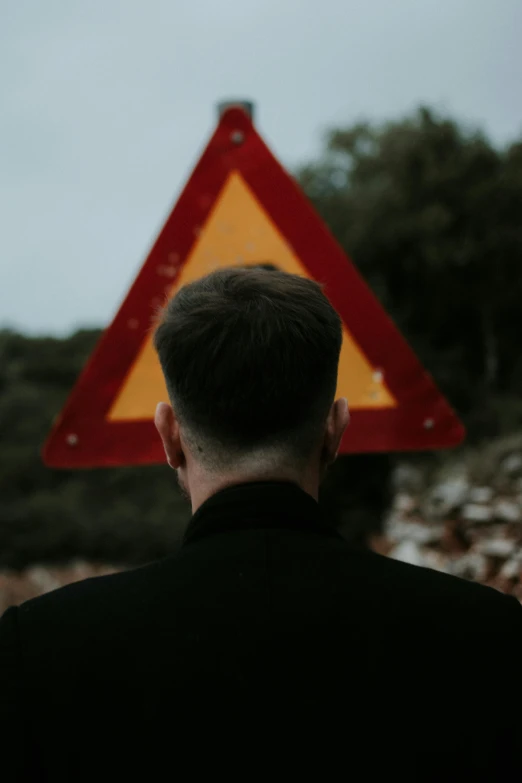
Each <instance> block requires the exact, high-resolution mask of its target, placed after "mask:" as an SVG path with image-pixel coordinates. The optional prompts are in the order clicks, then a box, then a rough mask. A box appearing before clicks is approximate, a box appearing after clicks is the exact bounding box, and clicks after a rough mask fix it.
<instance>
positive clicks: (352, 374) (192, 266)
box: [108, 171, 397, 421]
mask: <svg viewBox="0 0 522 783" xmlns="http://www.w3.org/2000/svg"><path fill="white" fill-rule="evenodd" d="M262 262H270V263H273V264H274V265H275V266H277V267H278V268H279V269H282V270H284V271H286V272H291V273H293V274H297V275H301V276H303V277H310V275H309V274H308V272H307V270H306V268H305V267H304V266H303V265H302V264H301V262H300V261H299V259H298V258H297V257H296V256H295V254H294V252H293V250H292V248H291V246H290V245H289V244H288V242H287V241H286V240H285V238H284V237H283V236H282V235H281V233H280V232H279V230H278V229H277V227H276V226H275V225H274V223H273V222H272V220H271V219H270V217H269V216H268V215H267V213H266V212H265V210H264V208H263V207H262V205H261V204H260V203H259V202H258V200H257V199H256V197H255V196H254V194H253V193H252V191H251V190H250V188H249V187H248V185H247V184H246V182H245V181H244V180H243V179H242V177H241V176H240V174H239V173H237V172H235V171H234V172H232V173H231V174H230V175H229V177H228V179H227V181H226V183H225V185H224V186H223V188H222V190H221V193H220V194H219V196H218V198H217V199H216V203H215V204H214V207H213V209H212V211H211V212H210V215H209V217H208V219H207V221H206V223H205V225H204V226H203V230H202V231H201V232H200V235H199V237H198V238H197V240H196V242H195V244H194V247H193V248H192V251H191V253H190V255H189V257H188V258H187V260H186V262H185V264H184V265H183V267H182V269H181V271H180V274H179V276H178V278H177V280H176V282H175V284H174V285H173V286H172V289H171V291H170V294H169V295H170V296H173V295H174V294H175V293H176V291H177V290H178V288H180V287H181V286H183V285H185V283H189V282H190V281H192V280H197V279H198V278H200V277H203V276H204V275H206V274H208V273H209V272H211V271H213V270H214V269H217V268H219V267H224V266H231V265H234V264H237V265H244V264H257V263H262ZM166 263H167V260H166ZM337 396H338V397H346V398H347V399H348V404H349V405H350V407H351V409H352V410H353V409H357V408H370V409H372V408H373V409H375V408H393V407H396V405H397V403H396V400H395V399H394V398H393V396H392V395H391V393H390V392H389V390H388V389H387V388H386V385H385V383H384V379H383V377H382V373H381V372H379V369H378V368H374V367H372V366H371V365H370V364H369V362H368V361H367V359H366V357H365V356H364V354H363V353H362V352H361V350H360V348H359V347H358V345H357V344H356V343H355V341H354V339H353V338H352V336H351V334H350V333H349V331H348V330H347V329H346V327H345V326H344V325H343V345H342V349H341V358H340V362H339V377H338V385H337ZM167 399H168V396H167V391H166V388H165V382H164V380H163V376H162V373H161V368H160V365H159V361H158V359H157V356H156V353H155V351H154V348H153V346H152V337H151V335H148V336H147V338H146V339H145V340H144V342H143V345H142V347H141V350H140V351H139V353H138V355H137V357H136V359H135V361H134V364H133V365H132V367H131V369H130V371H129V373H128V374H127V377H126V378H125V380H124V382H123V384H122V386H121V389H120V391H119V393H118V395H117V397H116V399H115V400H114V403H113V405H112V408H111V410H110V412H109V414H108V418H109V419H110V420H112V421H118V420H120V421H121V420H127V421H128V420H136V419H151V418H152V417H153V416H154V411H155V409H156V405H157V403H158V402H160V401H166V400H167Z"/></svg>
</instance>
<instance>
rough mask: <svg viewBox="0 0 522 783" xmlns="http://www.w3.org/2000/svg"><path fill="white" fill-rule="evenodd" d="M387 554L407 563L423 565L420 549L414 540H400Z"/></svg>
mask: <svg viewBox="0 0 522 783" xmlns="http://www.w3.org/2000/svg"><path fill="white" fill-rule="evenodd" d="M389 556H390V557H392V558H393V559H394V560H401V561H402V562H403V563H409V564H410V565H416V566H423V565H424V557H423V554H422V551H421V549H420V547H419V546H418V544H416V543H415V542H414V541H401V543H400V544H399V545H398V546H396V547H395V548H394V549H392V551H391V552H390V555H389Z"/></svg>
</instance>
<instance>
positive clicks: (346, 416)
mask: <svg viewBox="0 0 522 783" xmlns="http://www.w3.org/2000/svg"><path fill="white" fill-rule="evenodd" d="M349 421H350V413H349V411H348V401H347V400H346V399H345V398H344V397H341V398H340V399H338V400H336V401H335V402H334V404H333V405H332V407H331V409H330V413H329V414H328V419H327V420H326V432H325V436H324V447H323V454H324V457H325V460H326V463H327V464H328V465H331V464H332V463H333V462H335V460H336V459H337V453H338V451H339V448H340V446H341V440H342V437H343V435H344V432H345V430H346V427H347V426H348V422H349Z"/></svg>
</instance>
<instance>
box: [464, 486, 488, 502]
mask: <svg viewBox="0 0 522 783" xmlns="http://www.w3.org/2000/svg"><path fill="white" fill-rule="evenodd" d="M492 499H493V490H492V488H491V487H472V488H471V489H470V491H469V496H468V500H469V502H470V503H489V502H490V501H491V500H492Z"/></svg>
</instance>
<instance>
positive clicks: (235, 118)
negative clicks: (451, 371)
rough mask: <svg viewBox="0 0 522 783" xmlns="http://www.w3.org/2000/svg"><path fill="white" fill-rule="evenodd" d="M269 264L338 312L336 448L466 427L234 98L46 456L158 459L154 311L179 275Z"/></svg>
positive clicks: (369, 447) (425, 445)
mask: <svg viewBox="0 0 522 783" xmlns="http://www.w3.org/2000/svg"><path fill="white" fill-rule="evenodd" d="M260 263H272V264H274V265H275V266H276V267H278V268H279V269H282V270H286V271H288V272H294V273H297V274H301V275H305V276H307V277H312V278H315V279H316V280H318V281H320V282H321V283H323V284H324V285H325V292H326V294H327V295H328V297H329V299H330V301H331V302H332V304H333V305H334V307H335V308H336V309H337V311H338V312H339V313H340V315H341V316H342V319H343V323H344V340H343V348H342V353H341V362H340V368H339V381H338V395H340V396H345V397H347V398H348V402H349V405H350V408H351V411H352V419H351V423H350V426H349V428H348V430H347V433H346V436H345V438H344V440H343V444H342V448H341V451H342V452H344V453H349V452H351V453H355V452H371V451H406V450H421V449H434V448H443V447H448V446H453V445H456V444H458V443H459V442H460V441H461V440H462V438H463V436H464V430H463V427H462V425H461V423H460V422H459V420H458V419H457V417H456V416H455V414H454V413H453V411H452V410H451V408H450V407H449V405H448V403H447V402H446V400H445V399H444V398H443V397H442V396H441V394H440V392H439V391H438V390H437V388H436V387H435V385H434V383H433V381H432V380H431V378H430V376H429V375H428V374H427V373H426V372H425V370H424V369H423V368H422V366H421V365H420V364H419V361H418V360H417V358H416V357H415V355H414V354H413V353H412V351H411V349H410V348H409V347H408V345H407V343H406V342H405V340H404V339H403V337H402V336H401V334H400V333H399V332H398V330H397V329H396V327H395V326H394V325H393V323H392V322H391V320H390V319H389V318H388V316H387V315H386V313H385V312H384V311H383V309H382V307H381V305H380V304H379V303H378V301H377V299H376V298H375V297H374V295H373V294H372V293H371V291H370V290H369V288H368V287H367V285H366V283H365V282H364V281H363V280H362V278H361V277H360V275H359V273H358V272H357V270H356V269H355V267H354V266H353V265H352V263H351V262H350V261H349V260H348V259H347V257H346V255H345V254H344V252H343V251H342V250H341V248H340V247H339V245H338V244H337V242H336V241H335V240H334V239H333V237H332V236H331V234H330V233H329V231H328V230H327V228H326V227H325V226H324V224H323V223H322V221H321V219H320V218H319V217H318V216H317V214H316V212H315V211H314V209H313V208H312V206H311V205H310V203H309V202H308V201H307V199H306V198H305V196H304V195H303V194H302V192H301V191H300V189H299V188H298V186H297V185H296V183H295V182H294V180H293V179H292V178H291V177H290V176H289V175H288V174H287V173H286V172H285V171H284V169H283V168H282V167H281V165H280V164H279V163H278V162H277V160H276V159H275V158H274V156H273V155H272V153H271V152H270V150H269V149H268V148H267V147H266V145H265V144H264V142H263V140H262V139H261V137H260V136H259V134H258V133H257V132H256V130H255V128H254V127H253V124H252V121H251V119H250V117H249V116H248V115H247V113H246V112H245V111H243V110H242V109H240V108H230V109H228V110H227V111H225V112H224V114H223V115H222V117H221V120H220V122H219V124H218V127H217V129H216V131H215V133H214V135H213V136H212V138H211V140H210V142H209V144H208V146H207V148H206V150H205V151H204V153H203V155H202V157H201V159H200V161H199V163H198V165H197V166H196V168H195V170H194V172H193V174H192V176H191V178H190V180H189V182H188V184H187V185H186V187H185V189H184V191H183V193H182V195H181V197H180V199H179V201H178V203H177V205H176V206H175V208H174V210H173V211H172V213H171V215H170V217H169V218H168V220H167V222H166V223H165V226H164V228H163V230H162V231H161V233H160V235H159V237H158V239H157V241H156V243H155V244H154V246H153V248H152V250H151V252H150V254H149V256H148V258H147V260H146V262H145V264H144V265H143V267H142V269H141V271H140V273H139V274H138V277H137V278H136V280H135V282H134V284H133V286H132V288H131V289H130V291H129V293H128V295H127V297H126V299H125V301H124V302H123V304H122V306H121V307H120V309H119V311H118V313H117V315H116V317H115V318H114V321H113V322H112V324H111V325H110V327H109V328H108V329H107V330H106V331H105V332H104V334H103V336H102V337H101V339H100V341H99V343H98V346H97V347H96V350H95V351H94V353H93V355H92V357H91V359H90V360H89V362H88V364H87V366H86V367H85V369H84V371H83V373H82V375H81V376H80V378H79V380H78V382H77V383H76V386H75V387H74V389H73V391H72V393H71V395H70V397H69V399H68V401H67V403H66V405H65V407H64V410H63V411H62V413H61V415H60V416H59V418H58V420H57V421H56V423H55V425H54V428H53V430H52V432H51V434H50V436H49V438H48V440H47V442H46V444H45V446H44V450H43V457H44V461H45V463H46V464H47V465H49V466H52V467H69V468H70V467H94V466H109V465H136V464H144V463H153V462H163V461H164V453H163V448H162V445H161V442H160V440H159V437H158V435H157V433H156V431H155V428H154V424H153V415H154V410H155V407H156V404H157V402H159V401H161V400H166V399H167V393H166V390H165V385H164V382H163V378H162V375H161V370H160V366H159V363H158V360H157V358H156V355H155V353H154V350H153V348H152V341H151V325H152V319H153V318H154V316H155V313H156V311H157V309H158V306H160V305H161V304H163V303H164V302H165V301H166V300H167V299H168V298H170V297H171V296H172V295H173V294H174V293H175V292H176V291H177V290H178V289H179V287H180V286H182V285H184V284H185V283H187V282H189V281H190V280H194V279H197V278H199V277H201V276H203V275H205V274H207V273H208V272H210V271H212V270H213V269H216V268H218V267H221V266H230V265H234V264H237V265H241V266H244V265H249V264H252V265H255V264H260Z"/></svg>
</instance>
